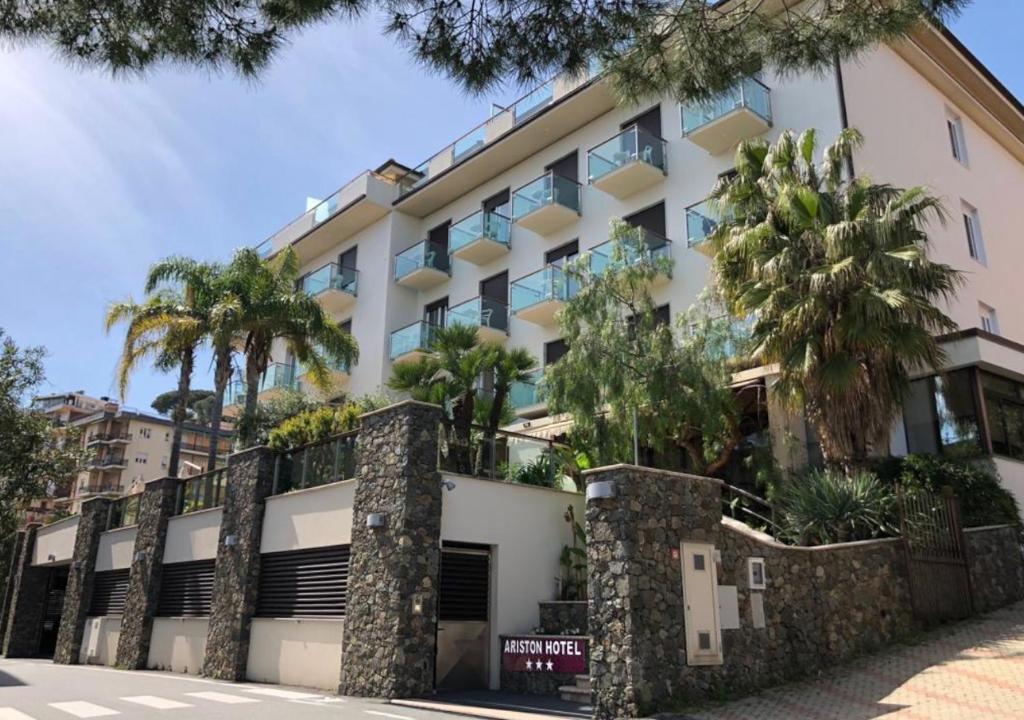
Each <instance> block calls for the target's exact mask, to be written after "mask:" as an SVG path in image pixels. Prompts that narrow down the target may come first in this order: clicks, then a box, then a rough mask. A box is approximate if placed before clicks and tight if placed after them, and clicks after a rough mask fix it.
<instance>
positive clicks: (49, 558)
mask: <svg viewBox="0 0 1024 720" xmlns="http://www.w3.org/2000/svg"><path fill="white" fill-rule="evenodd" d="M46 562H57V556H56V555H54V554H53V553H50V554H49V555H47V556H46Z"/></svg>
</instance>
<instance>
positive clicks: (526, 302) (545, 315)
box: [511, 265, 579, 327]
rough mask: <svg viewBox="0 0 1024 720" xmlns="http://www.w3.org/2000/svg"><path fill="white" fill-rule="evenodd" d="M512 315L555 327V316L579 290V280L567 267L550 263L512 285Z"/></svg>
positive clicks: (535, 323) (537, 323)
mask: <svg viewBox="0 0 1024 720" xmlns="http://www.w3.org/2000/svg"><path fill="white" fill-rule="evenodd" d="M511 289H512V314H514V315H515V316H516V317H517V318H519V319H521V320H525V321H526V322H529V323H533V324H534V325H540V326H541V327H551V326H552V325H554V324H555V315H556V314H557V313H558V311H559V310H561V309H562V308H563V307H565V303H566V302H567V301H568V300H569V298H571V297H573V296H574V295H576V291H577V290H579V283H578V281H577V280H576V279H575V278H574V277H572V276H571V275H569V274H567V273H566V272H565V270H563V269H562V268H560V267H558V266H556V265H548V266H547V267H544V268H542V269H540V270H538V271H537V272H534V273H531V274H529V275H527V276H526V277H522V278H519V279H518V280H515V281H513V282H512V284H511Z"/></svg>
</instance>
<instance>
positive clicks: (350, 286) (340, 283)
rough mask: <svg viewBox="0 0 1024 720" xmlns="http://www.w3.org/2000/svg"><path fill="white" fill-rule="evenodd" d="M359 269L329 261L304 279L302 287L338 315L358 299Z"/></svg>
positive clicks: (328, 309)
mask: <svg viewBox="0 0 1024 720" xmlns="http://www.w3.org/2000/svg"><path fill="white" fill-rule="evenodd" d="M358 288H359V271H358V270H356V269H355V268H347V267H339V266H338V265H337V263H327V264H326V265H324V266H323V267H321V268H318V269H317V270H314V271H313V272H311V273H309V275H306V276H305V277H304V278H303V279H302V289H303V290H305V291H306V292H308V293H309V294H310V295H312V296H313V297H315V298H316V299H317V300H318V301H319V302H320V304H321V305H322V306H323V308H324V310H326V311H327V312H329V313H331V314H332V315H337V314H338V313H341V312H344V311H345V310H347V309H348V308H349V307H351V306H352V305H353V303H355V301H356V291H357V290H358Z"/></svg>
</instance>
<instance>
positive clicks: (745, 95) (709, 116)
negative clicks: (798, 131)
mask: <svg viewBox="0 0 1024 720" xmlns="http://www.w3.org/2000/svg"><path fill="white" fill-rule="evenodd" d="M740 108H746V109H748V110H750V111H751V112H753V113H754V114H755V115H758V116H759V117H760V118H761V119H762V120H764V121H765V122H767V123H771V121H772V102H771V91H770V90H768V88H767V87H765V85H764V84H763V83H761V81H760V80H758V79H756V78H752V77H749V78H745V79H743V80H741V81H740V82H738V83H737V84H736V86H735V87H733V88H731V89H730V90H727V91H725V92H724V93H722V94H721V95H719V96H718V97H715V98H713V99H711V100H708V101H707V102H698V103H685V104H683V105H681V106H680V109H681V115H682V122H683V134H684V135H687V134H689V133H692V132H693V131H694V130H698V129H700V128H702V127H704V126H705V125H708V124H710V123H713V122H714V121H716V120H718V119H720V118H722V117H724V116H726V115H728V114H729V113H731V112H732V111H734V110H738V109H740Z"/></svg>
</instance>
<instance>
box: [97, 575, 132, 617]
mask: <svg viewBox="0 0 1024 720" xmlns="http://www.w3.org/2000/svg"><path fill="white" fill-rule="evenodd" d="M128 572H129V571H128V568H125V569H124V570H104V571H103V572H98V573H96V574H95V575H94V576H93V580H92V601H91V602H90V603H89V615H91V616H93V617H100V616H103V615H123V614H124V601H125V598H127V596H128Z"/></svg>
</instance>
